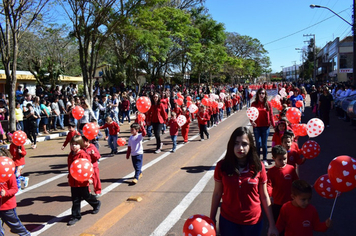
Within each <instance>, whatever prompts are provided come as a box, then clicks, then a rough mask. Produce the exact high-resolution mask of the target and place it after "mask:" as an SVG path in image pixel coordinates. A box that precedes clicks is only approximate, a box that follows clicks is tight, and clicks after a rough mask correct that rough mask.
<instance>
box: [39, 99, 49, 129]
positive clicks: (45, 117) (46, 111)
mask: <svg viewBox="0 0 356 236" xmlns="http://www.w3.org/2000/svg"><path fill="white" fill-rule="evenodd" d="M46 103H47V102H46V101H45V100H44V99H42V100H41V105H40V107H41V123H42V125H43V133H44V134H49V133H48V131H47V126H48V120H49V117H50V111H49V109H48V107H47V106H46Z"/></svg>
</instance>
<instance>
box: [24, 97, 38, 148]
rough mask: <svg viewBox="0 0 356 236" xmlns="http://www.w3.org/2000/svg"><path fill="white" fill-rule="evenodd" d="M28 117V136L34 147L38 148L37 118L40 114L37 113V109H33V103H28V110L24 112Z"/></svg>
mask: <svg viewBox="0 0 356 236" xmlns="http://www.w3.org/2000/svg"><path fill="white" fill-rule="evenodd" d="M24 116H25V117H26V119H27V126H26V134H27V137H28V138H29V139H30V141H31V143H32V144H31V147H32V149H36V147H37V145H36V144H37V118H38V117H39V116H40V115H39V114H37V112H36V111H35V109H33V105H32V104H31V103H28V104H27V110H26V112H25V114H24Z"/></svg>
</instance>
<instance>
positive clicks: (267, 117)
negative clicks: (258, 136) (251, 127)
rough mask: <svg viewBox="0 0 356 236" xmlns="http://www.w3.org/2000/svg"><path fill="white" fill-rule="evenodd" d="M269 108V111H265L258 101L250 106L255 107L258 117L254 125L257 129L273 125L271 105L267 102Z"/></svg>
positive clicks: (262, 104)
mask: <svg viewBox="0 0 356 236" xmlns="http://www.w3.org/2000/svg"><path fill="white" fill-rule="evenodd" d="M268 106H269V111H267V109H266V107H265V106H264V103H262V102H260V101H258V102H253V103H252V104H251V107H256V108H257V109H258V112H259V113H258V117H257V120H255V123H256V125H257V127H269V126H271V125H272V126H273V127H275V125H274V119H273V111H272V105H271V103H270V102H268Z"/></svg>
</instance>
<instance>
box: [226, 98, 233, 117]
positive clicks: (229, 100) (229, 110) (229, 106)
mask: <svg viewBox="0 0 356 236" xmlns="http://www.w3.org/2000/svg"><path fill="white" fill-rule="evenodd" d="M225 107H226V117H229V116H230V114H231V107H232V101H231V98H230V96H227V98H226V100H225Z"/></svg>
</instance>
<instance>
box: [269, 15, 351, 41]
mask: <svg viewBox="0 0 356 236" xmlns="http://www.w3.org/2000/svg"><path fill="white" fill-rule="evenodd" d="M346 10H349V8H346V9H345V10H343V11H340V12H339V13H338V14H340V13H342V12H344V11H346ZM333 17H335V15H332V16H330V17H328V18H326V19H324V20H322V21H319V22H317V23H315V24H313V25H311V26H308V27H306V28H304V29H301V30H298V31H297V32H295V33H292V34H289V35H287V36H284V37H282V38H279V39H276V40H273V41H271V42H268V43H265V44H264V45H263V46H266V45H268V44H271V43H275V42H278V41H280V40H282V39H285V38H288V37H290V36H293V35H295V34H298V33H300V32H302V31H304V30H307V29H309V28H311V27H313V26H316V25H318V24H320V23H322V22H324V21H326V20H329V19H330V18H333Z"/></svg>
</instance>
